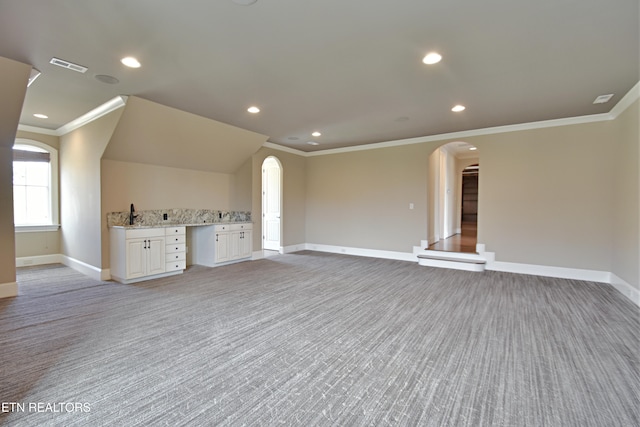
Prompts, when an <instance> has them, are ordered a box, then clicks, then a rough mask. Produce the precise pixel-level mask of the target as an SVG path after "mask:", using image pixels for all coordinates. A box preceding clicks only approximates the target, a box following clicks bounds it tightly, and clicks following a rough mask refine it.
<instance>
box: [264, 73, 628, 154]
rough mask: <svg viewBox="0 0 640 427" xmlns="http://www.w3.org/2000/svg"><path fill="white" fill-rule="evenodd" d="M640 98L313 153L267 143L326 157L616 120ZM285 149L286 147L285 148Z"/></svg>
mask: <svg viewBox="0 0 640 427" xmlns="http://www.w3.org/2000/svg"><path fill="white" fill-rule="evenodd" d="M639 98H640V82H638V83H636V85H635V86H634V87H632V88H631V90H629V92H627V93H626V95H625V96H624V97H622V99H621V100H620V101H618V103H617V104H616V105H615V106H614V107H613V108H612V109H611V111H609V112H608V113H601V114H592V115H588V116H578V117H568V118H563V119H554V120H544V121H540V122H530V123H521V124H517V125H507V126H496V127H490V128H483V129H473V130H468V131H462V132H451V133H443V134H439V135H431V136H420V137H416V138H407V139H399V140H395V141H386V142H378V143H375V144H365V145H356V146H354V147H344V148H333V149H327V150H319V151H312V152H305V151H299V150H294V149H291V148H287V147H283V146H278V145H277V144H273V143H269V144H270V146H271V148H274V149H276V150H277V149H282V150H283V151H289V150H291V151H290V152H294V154H298V155H300V156H303V157H315V156H327V155H330V154H341V153H349V152H354V151H364V150H375V149H378V148H388V147H398V146H402V145H411V144H421V143H425V142H434V141H445V140H449V139H463V138H470V137H472V136H481V135H492V134H497V133H506V132H518V131H524V130H532V129H544V128H550V127H559V126H569V125H578V124H585V123H595V122H602V121H607V120H615V119H616V118H617V117H618V116H619V115H620V114H621V113H622V112H624V111H625V110H626V109H627V108H629V106H631V104H633V103H634V102H635V101H636V100H637V99H639ZM285 148H287V149H286V150H284V149H285Z"/></svg>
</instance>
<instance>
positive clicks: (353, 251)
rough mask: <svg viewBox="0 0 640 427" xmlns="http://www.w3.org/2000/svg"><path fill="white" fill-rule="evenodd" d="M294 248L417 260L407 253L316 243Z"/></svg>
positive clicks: (400, 259)
mask: <svg viewBox="0 0 640 427" xmlns="http://www.w3.org/2000/svg"><path fill="white" fill-rule="evenodd" d="M296 246H304V248H303V249H306V250H310V251H318V252H330V253H334V254H344V255H356V256H364V257H370V258H384V259H394V260H398V261H413V262H416V261H417V260H418V259H417V258H416V256H415V255H414V254H413V253H409V252H395V251H384V250H379V249H363V248H351V247H347V246H333V245H320V244H316V243H305V244H304V245H296ZM299 250H302V249H299Z"/></svg>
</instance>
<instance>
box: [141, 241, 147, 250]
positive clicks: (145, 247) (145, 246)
mask: <svg viewBox="0 0 640 427" xmlns="http://www.w3.org/2000/svg"><path fill="white" fill-rule="evenodd" d="M142 249H147V241H146V240H145V241H144V248H142Z"/></svg>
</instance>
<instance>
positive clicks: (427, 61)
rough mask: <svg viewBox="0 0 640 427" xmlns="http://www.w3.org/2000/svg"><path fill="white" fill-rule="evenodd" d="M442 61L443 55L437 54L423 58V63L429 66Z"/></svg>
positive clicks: (429, 54)
mask: <svg viewBox="0 0 640 427" xmlns="http://www.w3.org/2000/svg"><path fill="white" fill-rule="evenodd" d="M441 60H442V55H440V54H439V53H436V52H430V53H428V54H427V56H425V57H424V58H422V62H424V63H425V64H427V65H433V64H437V63H438V62H440V61H441Z"/></svg>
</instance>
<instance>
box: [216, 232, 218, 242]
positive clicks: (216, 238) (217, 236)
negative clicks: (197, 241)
mask: <svg viewBox="0 0 640 427" xmlns="http://www.w3.org/2000/svg"><path fill="white" fill-rule="evenodd" d="M217 241H218V235H217V234H216V242H217Z"/></svg>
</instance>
